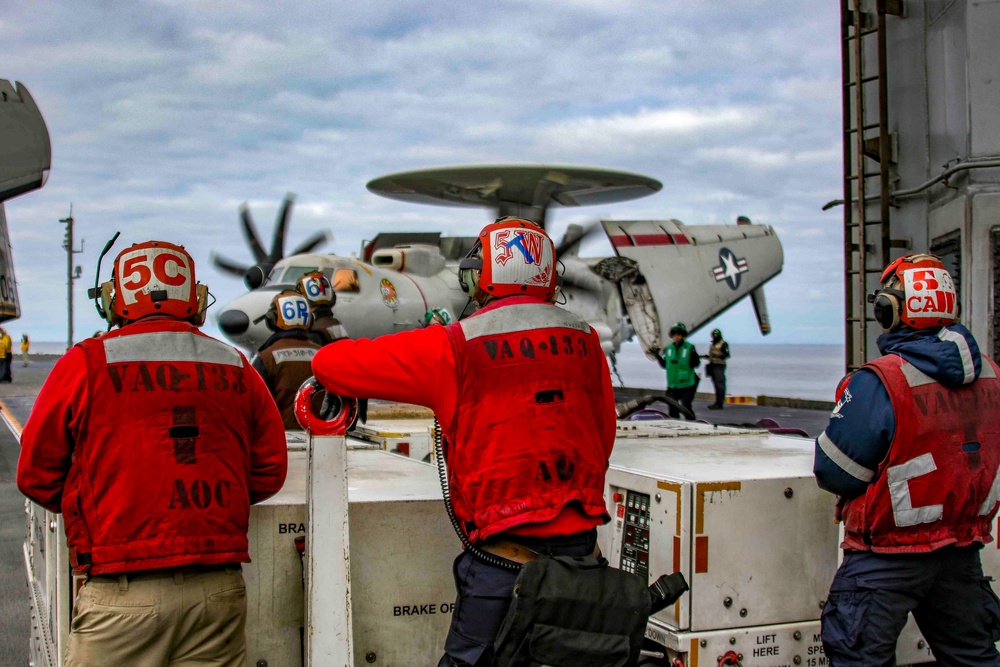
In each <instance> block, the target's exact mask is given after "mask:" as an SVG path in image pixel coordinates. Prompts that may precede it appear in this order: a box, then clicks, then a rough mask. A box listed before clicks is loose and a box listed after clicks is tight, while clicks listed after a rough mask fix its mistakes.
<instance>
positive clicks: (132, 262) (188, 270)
mask: <svg viewBox="0 0 1000 667" xmlns="http://www.w3.org/2000/svg"><path fill="white" fill-rule="evenodd" d="M112 282H113V288H114V293H113V295H112V294H111V289H106V290H105V294H106V297H105V298H107V299H108V300H109V301H110V303H109V304H107V305H108V306H110V308H111V309H112V310H113V312H114V316H115V317H116V318H117V319H118V320H123V321H133V320H138V319H140V318H142V317H146V316H147V315H170V316H171V317H176V318H177V319H181V320H191V321H193V322H194V323H195V324H196V325H200V324H201V323H202V322H203V321H204V317H205V301H206V299H207V295H208V288H207V287H205V286H204V285H198V284H197V283H196V282H195V275H194V260H192V259H191V255H189V254H188V252H187V251H186V250H184V248H183V247H182V246H179V245H174V244H173V243H167V242H165V241H147V242H145V243H136V244H134V245H133V246H132V247H131V248H128V249H127V250H123V251H122V252H121V253H119V255H118V257H116V258H115V268H114V275H113V278H112ZM108 287H109V288H110V287H111V285H109V286H108Z"/></svg>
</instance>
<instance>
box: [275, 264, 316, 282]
mask: <svg viewBox="0 0 1000 667" xmlns="http://www.w3.org/2000/svg"><path fill="white" fill-rule="evenodd" d="M317 270H319V267H316V266H290V267H288V268H287V269H285V274H284V275H283V276H281V282H282V283H284V284H287V285H294V284H295V283H297V282H299V278H301V277H302V276H304V275H306V274H307V273H312V272H313V271H317Z"/></svg>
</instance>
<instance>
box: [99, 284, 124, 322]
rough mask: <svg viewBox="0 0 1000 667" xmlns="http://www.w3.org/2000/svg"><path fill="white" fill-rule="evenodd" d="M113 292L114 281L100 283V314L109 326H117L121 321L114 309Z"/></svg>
mask: <svg viewBox="0 0 1000 667" xmlns="http://www.w3.org/2000/svg"><path fill="white" fill-rule="evenodd" d="M114 293H115V285H114V283H112V282H106V283H101V314H102V315H103V316H104V319H105V320H107V322H108V324H109V325H111V326H117V325H118V324H120V323H121V320H120V318H119V317H118V313H116V312H115V309H114V300H115V299H114Z"/></svg>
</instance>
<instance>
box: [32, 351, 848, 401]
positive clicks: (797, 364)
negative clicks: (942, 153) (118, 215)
mask: <svg viewBox="0 0 1000 667" xmlns="http://www.w3.org/2000/svg"><path fill="white" fill-rule="evenodd" d="M693 342H694V345H695V348H696V349H697V351H698V352H699V353H700V354H708V343H707V341H705V342H700V341H697V340H696V341H693ZM14 346H15V348H17V341H15V342H14ZM65 351H66V343H65V342H51V341H39V342H34V341H33V342H32V343H31V352H32V353H33V354H63V353H64V352H65ZM729 351H730V353H731V354H732V358H731V359H730V360H729V364H728V366H727V370H726V384H727V391H726V393H727V394H729V395H730V396H761V395H764V396H786V397H789V398H809V399H815V400H823V401H832V400H833V392H834V389H836V387H837V383H838V382H839V381H840V378H841V377H843V375H844V348H843V346H841V345H775V344H747V345H744V344H739V343H730V345H729ZM17 352H18V350H17V349H15V354H17ZM616 362H617V363H616V365H617V367H618V375H615V374H612V379H613V380H614V383H615V385H619V384H620V383H619V380H618V376H619V375H620V376H621V380H622V381H623V382H624V386H626V387H643V388H648V389H665V388H666V384H667V382H666V375H665V373H664V371H663V369H662V368H660V367H659V365H657V363H656V362H655V361H652V360H650V359H647V358H646V355H645V354H643V352H642V348H641V347H640V346H639V344H638V343H635V342H632V343H625V344H624V345H622V348H621V350H620V351H619V352H618V354H617V355H616ZM705 363H706V362H702V367H701V368H700V369H699V370H698V373H699V374H700V375H701V376H702V381H701V384H700V385H699V387H698V391H699V392H707V393H711V392H713V391H714V389H713V387H712V382H711V380H709V379H708V378H707V377H705V371H704V364H705Z"/></svg>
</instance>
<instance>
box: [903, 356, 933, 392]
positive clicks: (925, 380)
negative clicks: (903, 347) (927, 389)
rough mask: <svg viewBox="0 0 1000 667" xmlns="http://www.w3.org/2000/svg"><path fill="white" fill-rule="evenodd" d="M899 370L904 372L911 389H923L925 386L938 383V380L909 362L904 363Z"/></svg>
mask: <svg viewBox="0 0 1000 667" xmlns="http://www.w3.org/2000/svg"><path fill="white" fill-rule="evenodd" d="M899 369H900V370H901V371H903V377H904V378H906V384H908V385H909V386H910V387H922V386H924V385H925V384H934V383H935V382H937V380H935V379H934V378H932V377H931V376H930V375H927V374H926V373H924V372H922V371H921V370H920V369H919V368H917V367H916V366H914V365H913V364H911V363H909V362H906V361H904V362H903V364H902V365H901V366H900V367H899Z"/></svg>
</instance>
